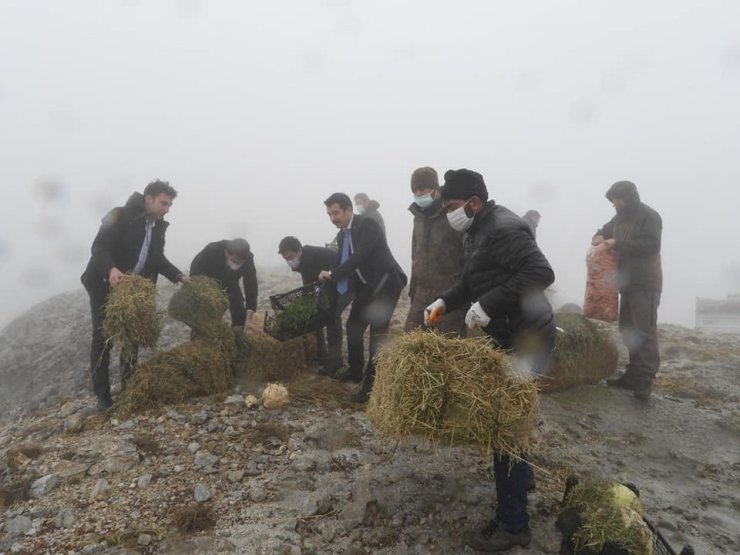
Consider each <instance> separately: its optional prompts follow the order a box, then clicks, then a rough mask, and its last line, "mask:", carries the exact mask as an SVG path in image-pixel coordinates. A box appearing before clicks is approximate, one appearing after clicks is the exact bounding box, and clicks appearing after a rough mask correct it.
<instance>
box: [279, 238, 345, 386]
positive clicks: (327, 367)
mask: <svg viewBox="0 0 740 555" xmlns="http://www.w3.org/2000/svg"><path fill="white" fill-rule="evenodd" d="M278 254H279V255H280V256H282V257H283V260H285V262H286V263H287V264H288V266H290V269H291V270H293V271H294V272H298V273H299V274H301V279H302V280H303V285H308V284H309V283H314V282H316V281H318V279H319V273H321V271H322V270H329V269H331V268H333V267H334V266H336V265H337V263H338V262H339V253H338V252H337V251H335V250H332V249H327V248H325V247H313V246H311V245H302V244H301V242H300V241H299V240H298V239H297V238H296V237H291V236H288V237H283V239H282V240H281V241H280V244H279V245H278ZM326 289H328V290H329V298H330V299H331V302H332V305H333V307H334V310H335V311H336V312H335V319H334V322H332V324H331V325H328V326H326V334H324V330H323V329H320V330H318V331H317V332H316V340H317V342H318V346H319V360H321V364H322V367H321V369H320V370H319V375H321V376H331V377H334V374H335V373H336V371H337V370H339V369H340V368H341V367H342V311H343V310H344V308H346V307H347V304H346V303H345V304H344V306H341V307H337V301H338V297H339V295H338V293H337V289H336V287H332V286H331V285H328V286H327V287H326ZM327 340H328V347H327Z"/></svg>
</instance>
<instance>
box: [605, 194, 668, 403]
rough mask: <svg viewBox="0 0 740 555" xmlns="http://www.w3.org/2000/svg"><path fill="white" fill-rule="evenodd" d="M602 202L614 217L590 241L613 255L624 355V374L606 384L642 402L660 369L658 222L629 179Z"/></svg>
mask: <svg viewBox="0 0 740 555" xmlns="http://www.w3.org/2000/svg"><path fill="white" fill-rule="evenodd" d="M606 198H607V199H609V200H610V201H611V203H612V204H613V205H614V208H615V210H616V211H617V213H616V215H615V216H614V217H613V218H612V219H611V221H610V222H609V223H607V224H606V225H604V227H602V228H601V229H600V230H598V231H597V232H596V235H595V236H594V238H593V240H592V241H591V243H592V244H594V245H598V244H600V243H602V242H603V243H605V244H607V245H609V246H610V247H611V248H612V249H613V250H614V251H615V252H616V253H617V255H618V262H617V273H618V276H617V283H618V285H619V294H620V302H619V331H620V332H621V334H622V340H623V341H624V344H625V345H626V346H627V349H628V351H629V363H628V364H627V368H626V370H625V372H624V374H622V375H621V376H619V377H618V378H615V379H611V380H607V383H608V384H609V385H612V386H616V387H623V388H627V389H632V390H633V391H634V395H635V397H637V398H638V399H641V400H647V399H649V398H650V394H651V392H652V389H653V380H655V375H656V374H657V373H658V368H659V367H660V353H659V351H658V305H659V304H660V294H661V291H662V289H663V270H662V267H661V260H660V243H661V236H662V234H663V221H662V220H661V218H660V214H658V213H657V212H656V211H655V210H653V209H652V208H650V207H649V206H648V205H646V204H644V203H642V202H640V195H639V193H638V192H637V187H636V186H635V184H634V183H632V182H631V181H617V182H616V183H615V184H614V185H612V186H611V187H610V188H609V190H608V191H607V192H606Z"/></svg>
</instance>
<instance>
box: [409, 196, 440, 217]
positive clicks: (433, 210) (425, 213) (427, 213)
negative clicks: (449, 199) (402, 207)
mask: <svg viewBox="0 0 740 555" xmlns="http://www.w3.org/2000/svg"><path fill="white" fill-rule="evenodd" d="M409 212H411V213H412V214H413V215H414V216H420V217H422V218H436V217H437V216H439V215H440V214H441V213H442V212H444V206H443V205H442V201H441V200H439V199H437V200H435V201H434V202H433V203H432V204H430V205H429V206H427V207H426V208H419V205H418V204H416V203H415V202H412V203H411V204H410V205H409Z"/></svg>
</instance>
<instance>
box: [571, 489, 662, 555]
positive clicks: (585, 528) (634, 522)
mask: <svg viewBox="0 0 740 555" xmlns="http://www.w3.org/2000/svg"><path fill="white" fill-rule="evenodd" d="M615 485H616V484H614V483H611V482H601V481H595V480H594V481H583V482H581V483H579V484H577V485H576V486H575V487H573V489H572V490H571V491H570V493H569V494H568V495H567V497H566V499H565V504H564V507H563V512H562V513H561V517H562V516H563V515H565V514H566V513H567V512H568V511H571V512H575V513H576V514H577V515H578V517H579V524H580V526H579V527H578V528H577V529H576V530H575V531H574V532H572V540H573V546H574V552H575V553H581V552H591V553H598V552H599V551H600V550H601V549H602V548H603V547H604V546H606V545H607V544H612V545H615V546H621V547H623V548H624V549H626V550H627V552H628V553H630V555H652V552H653V542H652V534H651V532H650V529H649V528H648V526H647V524H646V523H645V521H644V520H643V518H642V517H641V516H640V514H639V513H638V512H637V511H636V510H634V509H633V508H630V507H628V506H627V507H626V506H624V503H621V502H620V498H619V495H616V494H615V491H618V490H615ZM638 505H639V501H638ZM559 522H561V523H562V520H561V519H559Z"/></svg>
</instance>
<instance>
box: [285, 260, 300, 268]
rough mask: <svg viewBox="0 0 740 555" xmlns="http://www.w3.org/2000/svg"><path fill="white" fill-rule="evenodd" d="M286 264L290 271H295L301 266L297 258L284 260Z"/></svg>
mask: <svg viewBox="0 0 740 555" xmlns="http://www.w3.org/2000/svg"><path fill="white" fill-rule="evenodd" d="M286 262H287V263H288V266H290V269H291V270H297V269H298V266H300V265H301V259H300V258H298V257H296V258H294V259H292V260H286Z"/></svg>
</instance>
